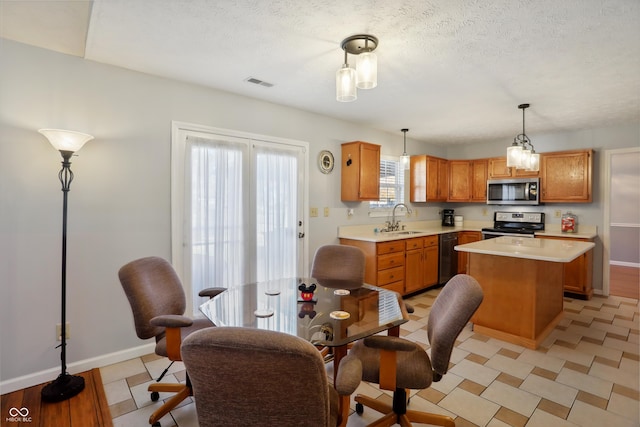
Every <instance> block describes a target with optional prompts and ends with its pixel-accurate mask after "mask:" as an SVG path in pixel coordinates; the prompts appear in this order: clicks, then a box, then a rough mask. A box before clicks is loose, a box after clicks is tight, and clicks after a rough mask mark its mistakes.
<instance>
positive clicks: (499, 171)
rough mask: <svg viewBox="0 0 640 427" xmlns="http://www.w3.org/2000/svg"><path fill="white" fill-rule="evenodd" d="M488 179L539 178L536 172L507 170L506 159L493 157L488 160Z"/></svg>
mask: <svg viewBox="0 0 640 427" xmlns="http://www.w3.org/2000/svg"><path fill="white" fill-rule="evenodd" d="M488 176H489V179H496V178H527V177H536V176H539V174H538V172H537V171H536V172H534V171H526V170H524V169H516V168H508V167H507V158H506V157H493V158H491V159H489V160H488Z"/></svg>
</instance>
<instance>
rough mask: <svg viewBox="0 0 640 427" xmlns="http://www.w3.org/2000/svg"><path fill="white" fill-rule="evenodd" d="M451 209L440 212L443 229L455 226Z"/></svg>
mask: <svg viewBox="0 0 640 427" xmlns="http://www.w3.org/2000/svg"><path fill="white" fill-rule="evenodd" d="M453 212H454V210H453V209H443V210H442V226H443V227H453V226H454V225H455V222H454V217H455V215H453Z"/></svg>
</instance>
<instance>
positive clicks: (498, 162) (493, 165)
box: [488, 157, 511, 179]
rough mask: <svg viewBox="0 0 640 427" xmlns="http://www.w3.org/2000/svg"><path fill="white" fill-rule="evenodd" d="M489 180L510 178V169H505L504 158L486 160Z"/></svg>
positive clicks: (505, 161) (505, 159)
mask: <svg viewBox="0 0 640 427" xmlns="http://www.w3.org/2000/svg"><path fill="white" fill-rule="evenodd" d="M488 175H489V179H495V178H511V168H508V167H507V158H506V157H494V158H492V159H489V160H488Z"/></svg>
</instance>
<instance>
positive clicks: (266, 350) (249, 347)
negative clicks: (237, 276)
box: [182, 327, 362, 427]
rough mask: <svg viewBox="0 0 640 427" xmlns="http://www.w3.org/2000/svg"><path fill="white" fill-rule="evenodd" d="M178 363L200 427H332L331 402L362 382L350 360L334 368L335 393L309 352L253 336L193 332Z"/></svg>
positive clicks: (306, 345) (301, 344) (263, 333)
mask: <svg viewBox="0 0 640 427" xmlns="http://www.w3.org/2000/svg"><path fill="white" fill-rule="evenodd" d="M182 358H183V361H184V364H185V366H186V368H187V372H188V373H189V376H190V378H191V382H192V385H193V393H194V398H195V402H196V412H197V414H198V423H199V425H200V427H212V426H245V427H246V426H313V427H320V426H336V425H337V424H338V421H339V416H338V399H339V396H338V395H339V394H341V395H344V396H348V395H351V394H352V393H353V392H354V391H355V389H356V388H357V387H358V385H359V384H360V378H361V375H362V374H361V365H360V362H359V361H358V360H357V359H354V360H351V362H349V363H350V364H351V366H347V365H348V363H345V364H341V365H340V370H339V371H338V378H337V379H336V388H335V389H334V388H333V387H332V386H331V385H330V384H329V381H328V378H327V373H326V370H325V365H324V361H323V360H322V357H321V356H320V353H319V352H318V350H317V349H316V348H315V346H314V345H313V344H311V343H310V342H308V341H306V340H304V339H302V338H299V337H296V336H293V335H288V334H285V333H282V332H276V331H269V330H264V329H254V328H241V327H218V328H209V329H204V330H201V331H197V332H194V333H193V334H191V335H189V336H188V337H187V338H186V339H185V340H184V342H183V343H182ZM336 390H337V391H336Z"/></svg>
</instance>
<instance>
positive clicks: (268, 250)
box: [255, 146, 298, 281]
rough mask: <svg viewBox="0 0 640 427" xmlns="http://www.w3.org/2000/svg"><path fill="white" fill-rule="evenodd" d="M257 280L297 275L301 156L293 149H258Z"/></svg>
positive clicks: (256, 156)
mask: <svg viewBox="0 0 640 427" xmlns="http://www.w3.org/2000/svg"><path fill="white" fill-rule="evenodd" d="M255 159H256V168H255V169H256V192H255V193H256V208H257V209H256V239H257V241H256V251H257V254H256V255H257V256H256V259H257V263H256V267H257V271H256V276H257V280H258V281H262V280H269V279H278V278H283V277H295V276H296V273H297V268H296V266H297V251H298V246H297V240H296V239H297V233H298V229H297V221H298V219H297V217H298V215H297V206H298V182H297V176H298V157H297V154H296V153H295V152H292V151H290V150H276V149H273V148H267V147H261V146H256V147H255Z"/></svg>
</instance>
